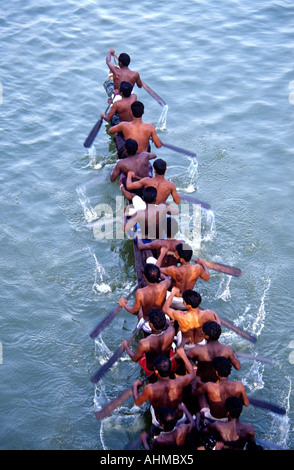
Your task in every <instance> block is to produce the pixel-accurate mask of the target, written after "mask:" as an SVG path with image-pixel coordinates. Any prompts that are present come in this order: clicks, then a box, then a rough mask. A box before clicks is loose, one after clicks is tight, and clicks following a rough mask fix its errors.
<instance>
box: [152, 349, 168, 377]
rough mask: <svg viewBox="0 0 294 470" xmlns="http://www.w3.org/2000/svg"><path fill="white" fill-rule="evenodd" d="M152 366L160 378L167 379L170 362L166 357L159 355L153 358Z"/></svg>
mask: <svg viewBox="0 0 294 470" xmlns="http://www.w3.org/2000/svg"><path fill="white" fill-rule="evenodd" d="M153 364H154V370H155V372H156V373H157V374H158V375H160V377H169V374H170V371H171V362H170V359H169V358H168V357H166V356H163V355H161V354H160V355H159V356H156V357H155V358H154V361H153Z"/></svg>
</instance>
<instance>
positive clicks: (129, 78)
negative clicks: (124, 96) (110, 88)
mask: <svg viewBox="0 0 294 470" xmlns="http://www.w3.org/2000/svg"><path fill="white" fill-rule="evenodd" d="M111 56H115V51H114V49H109V51H108V54H107V57H106V64H107V65H108V67H109V69H110V71H111V72H112V73H113V84H114V89H115V91H117V90H119V86H120V83H121V82H122V81H126V82H129V83H131V84H132V86H133V87H134V85H135V84H137V86H138V87H139V88H142V86H143V83H142V80H141V77H140V74H139V73H138V72H135V71H133V70H131V69H129V67H128V64H129V62H130V57H129V56H128V54H125V53H123V54H120V55H119V57H118V61H119V67H117V66H116V65H115V64H113V63H112V62H111ZM126 64H127V65H126Z"/></svg>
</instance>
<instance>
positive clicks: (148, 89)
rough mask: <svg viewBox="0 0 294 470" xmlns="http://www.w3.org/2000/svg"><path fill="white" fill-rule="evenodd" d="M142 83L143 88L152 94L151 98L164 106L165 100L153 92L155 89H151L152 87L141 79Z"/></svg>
mask: <svg viewBox="0 0 294 470" xmlns="http://www.w3.org/2000/svg"><path fill="white" fill-rule="evenodd" d="M142 84H143V88H144V89H145V90H146V91H147V92H148V93H149V95H151V96H152V98H154V99H155V100H156V101H157V102H158V103H159V104H160V105H161V106H166V102H165V101H164V100H163V99H162V98H160V96H158V94H157V93H155V91H153V90H152V88H150V87H149V86H148V85H146V83H145V82H143V80H142Z"/></svg>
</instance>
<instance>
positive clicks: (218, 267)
mask: <svg viewBox="0 0 294 470" xmlns="http://www.w3.org/2000/svg"><path fill="white" fill-rule="evenodd" d="M205 263H206V265H207V267H208V269H213V270H214V271H219V272H221V273H224V274H229V275H230V276H235V277H240V276H242V271H241V269H239V268H235V267H234V266H227V265H226V264H221V263H215V262H213V261H206V260H205Z"/></svg>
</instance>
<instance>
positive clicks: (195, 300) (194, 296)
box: [162, 287, 221, 349]
mask: <svg viewBox="0 0 294 470" xmlns="http://www.w3.org/2000/svg"><path fill="white" fill-rule="evenodd" d="M178 292H179V289H178V288H177V287H173V288H172V290H171V294H170V295H169V297H168V298H167V300H166V302H165V304H164V306H163V307H162V310H163V311H164V313H166V314H167V315H168V316H169V317H170V318H171V320H176V321H177V322H178V324H179V330H180V331H179V333H181V334H180V335H179V336H178V344H181V345H182V346H183V347H185V348H187V349H188V348H189V349H190V348H191V347H193V346H194V345H196V344H199V343H202V344H205V339H204V335H203V329H202V327H203V324H204V323H205V322H207V321H216V322H217V323H218V324H219V325H221V320H220V318H219V316H218V314H217V313H216V312H214V311H213V310H208V309H206V310H202V309H200V308H199V306H200V304H201V295H200V294H199V293H198V292H195V291H193V290H191V289H188V290H186V291H185V292H184V293H183V296H182V298H183V303H184V307H185V309H186V310H185V311H181V310H175V309H173V308H171V304H172V302H173V298H174V296H175V295H176V294H178Z"/></svg>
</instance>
